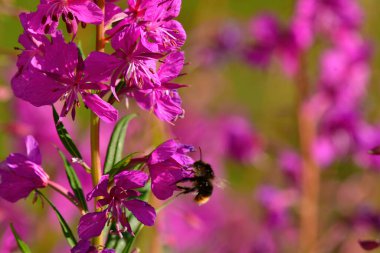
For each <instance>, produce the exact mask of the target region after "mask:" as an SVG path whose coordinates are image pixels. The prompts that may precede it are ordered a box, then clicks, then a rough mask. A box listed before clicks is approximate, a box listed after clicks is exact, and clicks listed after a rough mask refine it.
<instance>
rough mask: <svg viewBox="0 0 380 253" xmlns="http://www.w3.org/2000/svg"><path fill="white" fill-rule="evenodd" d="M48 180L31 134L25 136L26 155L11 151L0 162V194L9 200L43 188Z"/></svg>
mask: <svg viewBox="0 0 380 253" xmlns="http://www.w3.org/2000/svg"><path fill="white" fill-rule="evenodd" d="M48 181H49V176H48V175H47V174H46V172H45V171H44V170H43V168H42V167H41V154H40V150H39V148H38V143H37V141H36V140H35V139H34V138H33V137H32V136H27V138H26V155H23V154H19V153H12V154H10V155H9V156H8V157H7V159H6V160H5V161H3V162H1V163H0V196H1V197H2V198H4V199H5V200H8V201H10V202H16V201H18V200H19V199H22V198H26V197H27V196H28V195H29V194H30V193H31V192H32V191H33V190H35V189H37V188H45V187H46V186H47V184H48Z"/></svg>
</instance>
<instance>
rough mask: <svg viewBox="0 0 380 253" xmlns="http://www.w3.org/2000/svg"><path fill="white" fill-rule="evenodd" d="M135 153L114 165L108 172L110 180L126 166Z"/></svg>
mask: <svg viewBox="0 0 380 253" xmlns="http://www.w3.org/2000/svg"><path fill="white" fill-rule="evenodd" d="M135 154H137V152H134V153H131V154H129V155H127V156H126V157H124V158H123V159H121V160H120V161H119V162H118V163H116V164H115V165H114V166H113V167H112V169H111V170H110V172H109V175H110V177H111V178H113V177H114V176H115V175H116V174H118V173H119V172H120V171H121V170H123V169H124V168H125V167H127V166H128V164H129V162H130V161H131V159H132V158H133V156H134V155H135Z"/></svg>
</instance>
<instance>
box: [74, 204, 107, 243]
mask: <svg viewBox="0 0 380 253" xmlns="http://www.w3.org/2000/svg"><path fill="white" fill-rule="evenodd" d="M106 222H107V215H106V211H103V212H96V213H87V214H85V215H83V216H82V217H81V218H80V220H79V225H78V235H79V238H80V239H82V240H88V239H90V238H93V237H96V236H98V235H100V234H101V233H102V230H103V228H104V226H105V225H106Z"/></svg>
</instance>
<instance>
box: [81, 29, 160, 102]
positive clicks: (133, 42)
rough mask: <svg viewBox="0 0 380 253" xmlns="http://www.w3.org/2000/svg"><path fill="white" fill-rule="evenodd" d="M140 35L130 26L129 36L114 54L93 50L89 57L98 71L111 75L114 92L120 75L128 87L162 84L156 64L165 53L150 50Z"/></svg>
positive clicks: (88, 59) (89, 60)
mask: <svg viewBox="0 0 380 253" xmlns="http://www.w3.org/2000/svg"><path fill="white" fill-rule="evenodd" d="M138 37H139V33H138V32H136V31H134V29H133V28H132V27H129V29H128V37H127V38H126V39H125V40H122V41H121V42H120V45H119V48H118V49H117V50H116V52H115V53H114V54H112V55H108V54H106V53H101V52H93V53H91V54H90V55H89V57H88V58H87V61H88V62H89V63H90V64H91V66H93V67H94V71H95V69H97V72H98V73H104V75H106V76H111V90H112V91H113V93H114V94H115V87H116V82H117V80H118V78H119V77H120V76H121V77H123V78H124V80H125V82H126V86H127V87H138V88H151V87H153V86H154V85H160V81H159V78H158V75H157V73H156V64H157V61H158V59H160V58H162V57H163V55H162V54H157V53H152V52H150V51H149V50H148V49H146V48H145V47H144V46H143V45H142V44H141V42H139V41H138ZM99 63H102V64H103V65H100V64H99ZM96 66H97V68H96ZM145 81H147V82H145ZM115 95H116V94H115Z"/></svg>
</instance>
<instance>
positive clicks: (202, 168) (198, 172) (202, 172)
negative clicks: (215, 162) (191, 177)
mask: <svg viewBox="0 0 380 253" xmlns="http://www.w3.org/2000/svg"><path fill="white" fill-rule="evenodd" d="M193 168H194V173H195V176H196V177H204V178H207V179H214V177H215V175H214V171H213V169H212V168H211V165H210V164H208V163H205V162H203V161H202V160H198V161H196V162H195V163H194V164H193Z"/></svg>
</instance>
